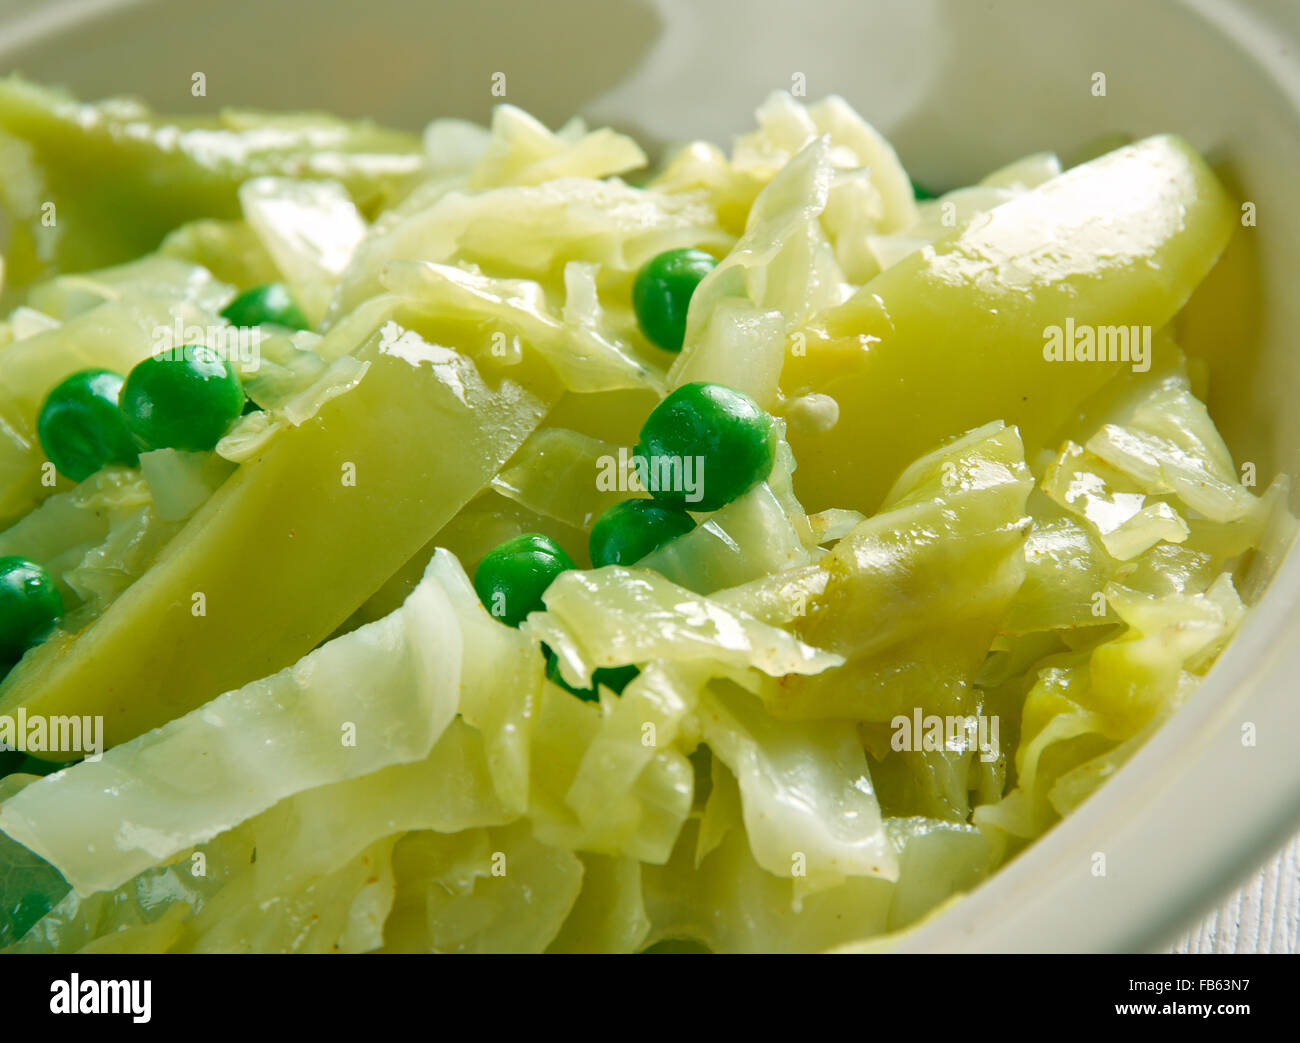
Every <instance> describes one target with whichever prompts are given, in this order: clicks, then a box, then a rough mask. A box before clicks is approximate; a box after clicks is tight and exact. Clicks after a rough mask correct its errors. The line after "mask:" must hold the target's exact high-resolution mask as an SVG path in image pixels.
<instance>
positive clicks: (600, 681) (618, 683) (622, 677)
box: [542, 645, 641, 703]
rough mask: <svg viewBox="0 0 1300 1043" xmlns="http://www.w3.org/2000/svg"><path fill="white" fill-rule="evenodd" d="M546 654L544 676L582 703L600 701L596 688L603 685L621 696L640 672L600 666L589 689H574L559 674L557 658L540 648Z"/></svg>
mask: <svg viewBox="0 0 1300 1043" xmlns="http://www.w3.org/2000/svg"><path fill="white" fill-rule="evenodd" d="M542 649H543V651H544V652H545V653H546V676H547V677H548V678H550V680H551V681H552V683H554V684H557V685H559V686H560V687H561V688H563V689H564V690H565V691H566V692H568V693H569V694H570V695H576V696H577V697H578V698H579V699H581V700H582V701H583V702H588V703H594V702H596V701H598V700H599V699H600V692H599V691H598V687H599V686H600V685H604V686H605V687H606V688H608V689H609V690H610V691H611V692H614V693H615V694H616V695H622V694H623V689H624V688H626V687H627V686H628V685H629V684H631V683H632V679H633V678H634V677H636V675H637V674H639V673H640V672H641V671H640V670H638V669H637V668H636V667H635V666H602V667H599V668H598V669H596V670H593V671H592V674H591V687H590V688H574V687H573V685H571V684H569V682H568V681H566V680H565V679H564V677H563V675H562V674H561V673H560V661H559V659H558V657H557V656H556V655H555V653H554V652H552V651H551V650H550V649H549V648H547V647H546V646H545V645H543V646H542Z"/></svg>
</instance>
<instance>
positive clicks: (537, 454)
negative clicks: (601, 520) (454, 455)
mask: <svg viewBox="0 0 1300 1043" xmlns="http://www.w3.org/2000/svg"><path fill="white" fill-rule="evenodd" d="M617 459H618V447H617V446H614V445H611V444H610V443H609V442H605V441H602V440H601V439H599V438H592V437H590V436H588V435H584V434H581V433H579V432H577V431H570V430H569V429H567V428H561V427H543V428H540V429H539V430H538V431H536V432H534V433H533V434H532V435H531V436H529V438H528V440H527V441H526V442H525V443H524V444H523V445H522V446H520V447H519V449H518V450H517V451H516V452H515V455H514V456H513V457H511V458H510V460H509V461H508V462H507V463H506V465H505V467H503V468H502V469H501V471H500V473H499V474H498V475H497V476H496V477H495V478H493V479H492V488H493V489H495V490H496V491H497V492H499V493H500V494H501V495H502V496H506V497H508V498H509V499H511V500H514V501H515V502H516V503H518V504H520V505H522V506H524V507H527V508H529V509H530V510H533V511H536V512H537V513H538V514H542V515H545V516H546V517H548V518H554V519H555V520H556V521H561V522H564V523H565V524H567V525H571V526H573V527H574V528H577V529H590V528H591V526H592V524H593V523H594V522H595V520H596V519H597V518H598V517H600V515H601V514H602V513H604V511H606V510H607V509H609V508H610V507H612V506H614V504H616V503H619V502H620V501H622V500H624V499H626V498H627V497H626V494H625V493H621V492H619V491H618V485H619V484H620V483H619V482H618V481H617V476H614V475H611V473H610V470H609V468H610V465H611V464H612V463H614V462H616V461H617ZM602 476H607V477H612V478H614V480H613V481H609V482H602V480H601V479H602ZM602 484H603V485H609V486H613V487H612V488H602Z"/></svg>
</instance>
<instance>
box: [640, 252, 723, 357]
mask: <svg viewBox="0 0 1300 1043" xmlns="http://www.w3.org/2000/svg"><path fill="white" fill-rule="evenodd" d="M717 266H718V262H717V261H716V260H714V259H713V258H712V257H710V256H709V255H708V254H706V253H705V252H704V251H703V250H666V251H665V252H664V253H661V254H659V255H658V256H657V257H652V258H651V259H650V260H649V261H647V262H646V263H645V264H644V265H642V266H641V270H640V271H639V272H637V275H636V281H635V282H634V283H633V284H632V307H633V308H634V309H635V311H636V318H637V322H639V323H640V324H641V331H642V332H643V333H644V334H645V335H646V337H647V338H648V339H649V340H650V341H651V342H653V343H655V344H658V345H659V347H661V348H664V349H665V350H667V351H681V350H682V341H683V340H684V339H685V338H686V312H687V309H689V308H690V304H691V295H692V294H694V293H695V287H697V286H698V285H699V284H700V280H701V279H703V278H704V277H705V276H706V275H708V274H709V272H711V271H713V269H714V268H716V267H717Z"/></svg>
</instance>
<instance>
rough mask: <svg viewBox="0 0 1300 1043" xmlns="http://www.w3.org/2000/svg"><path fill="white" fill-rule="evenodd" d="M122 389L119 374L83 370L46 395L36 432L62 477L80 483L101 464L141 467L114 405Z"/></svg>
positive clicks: (121, 417) (130, 439)
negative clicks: (64, 476)
mask: <svg viewBox="0 0 1300 1043" xmlns="http://www.w3.org/2000/svg"><path fill="white" fill-rule="evenodd" d="M121 390H122V375H121V374H120V373H114V372H112V371H111V370H107V369H83V370H80V371H79V372H77V373H73V374H72V376H70V377H68V378H67V379H65V380H64V381H63V382H62V383H60V384H59V385H58V386H57V387H55V388H54V390H53V391H51V392H50V393H49V395H48V396H46V399H45V402H44V404H42V406H41V412H40V415H39V416H38V418H37V420H36V431H37V433H38V434H39V435H40V439H41V448H42V449H44V450H45V455H46V456H48V457H49V458H50V462H51V463H52V464H54V466H55V467H56V468H57V469H58V471H59V473H60V474H65V475H67V476H68V477H69V478H71V479H72V480H73V481H77V482H80V481H82V480H84V479H86V478H89V477H90V476H91V475H92V474H94V473H95V472H96V471H98V470H99V469H100V468H101V467H103V466H104V465H105V464H125V465H127V466H129V467H134V466H135V465H136V464H137V463H139V454H138V449H137V446H136V443H135V441H134V440H133V439H132V438H131V432H130V431H128V430H127V425H126V420H125V418H124V417H123V416H122V413H121V411H120V410H119V409H118V405H117V403H118V395H119V394H120V392H121Z"/></svg>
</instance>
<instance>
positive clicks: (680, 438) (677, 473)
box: [636, 383, 774, 511]
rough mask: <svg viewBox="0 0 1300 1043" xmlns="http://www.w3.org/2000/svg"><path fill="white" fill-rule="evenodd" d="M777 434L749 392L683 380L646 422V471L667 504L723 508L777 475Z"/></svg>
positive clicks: (641, 456)
mask: <svg viewBox="0 0 1300 1043" xmlns="http://www.w3.org/2000/svg"><path fill="white" fill-rule="evenodd" d="M771 434H772V418H771V417H770V416H768V414H767V413H765V412H764V411H763V410H762V409H760V408H759V406H758V404H757V403H756V402H755V401H754V400H753V399H752V398H750V397H749V396H748V395H746V394H745V393H744V392H742V391H736V390H735V389H733V388H729V387H724V386H723V385H721V384H701V383H697V384H683V385H682V386H681V387H679V388H678V389H677V390H676V391H674V392H672V393H671V394H670V395H669V396H668V397H667V398H665V399H664V400H663V401H662V402H660V403H659V405H657V406H656V407H655V408H654V411H653V412H652V413H651V414H650V416H649V417H647V418H646V422H645V424H644V425H643V426H642V428H641V439H640V441H639V442H638V443H637V446H636V456H637V467H638V469H639V470H640V475H639V476H640V478H641V481H642V484H644V485H645V486H646V488H647V489H649V491H650V494H651V495H652V496H653V497H654V498H655V499H656V500H658V501H660V502H661V503H664V504H666V505H668V506H670V507H676V508H679V509H690V510H693V511H716V510H717V509H718V508H719V507H723V506H725V505H726V504H728V503H730V502H731V501H732V500H734V499H736V497H738V496H740V495H742V494H743V493H745V492H746V491H748V490H749V489H751V488H752V487H753V486H754V485H756V484H757V483H758V482H761V481H762V480H763V479H764V478H766V477H767V476H768V474H769V473H771V470H772V461H773V458H774V453H773V447H772V438H771Z"/></svg>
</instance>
